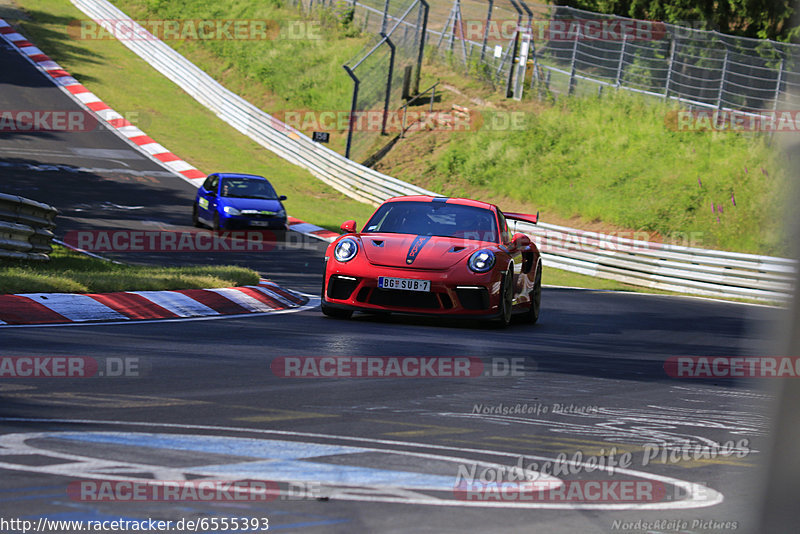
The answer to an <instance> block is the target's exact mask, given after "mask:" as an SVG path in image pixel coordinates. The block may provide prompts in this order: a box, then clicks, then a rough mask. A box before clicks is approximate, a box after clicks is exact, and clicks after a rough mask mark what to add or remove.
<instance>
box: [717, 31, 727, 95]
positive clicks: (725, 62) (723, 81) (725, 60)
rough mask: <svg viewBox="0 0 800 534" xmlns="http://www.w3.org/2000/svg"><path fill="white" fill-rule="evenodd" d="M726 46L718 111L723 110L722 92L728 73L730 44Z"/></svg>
mask: <svg viewBox="0 0 800 534" xmlns="http://www.w3.org/2000/svg"><path fill="white" fill-rule="evenodd" d="M723 44H724V45H725V58H724V59H723V60H722V78H720V80H719V92H718V93H717V109H722V91H723V89H724V88H725V74H726V73H727V72H728V44H727V43H725V41H723Z"/></svg>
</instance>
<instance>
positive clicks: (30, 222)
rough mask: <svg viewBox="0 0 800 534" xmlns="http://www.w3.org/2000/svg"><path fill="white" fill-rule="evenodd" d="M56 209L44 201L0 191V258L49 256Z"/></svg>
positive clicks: (43, 259)
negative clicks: (43, 202)
mask: <svg viewBox="0 0 800 534" xmlns="http://www.w3.org/2000/svg"><path fill="white" fill-rule="evenodd" d="M56 215H58V210H57V209H55V208H54V207H52V206H48V205H47V204H42V203H41V202H36V201H34V200H29V199H27V198H22V197H19V196H16V195H6V194H4V193H0V259H13V260H42V261H47V260H49V259H50V257H49V256H48V254H49V253H50V252H52V251H53V247H52V245H51V244H50V243H51V241H52V239H53V232H52V230H53V228H55V227H56V224H55V222H54V221H53V220H54V219H55V216H56Z"/></svg>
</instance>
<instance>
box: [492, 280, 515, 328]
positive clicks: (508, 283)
mask: <svg viewBox="0 0 800 534" xmlns="http://www.w3.org/2000/svg"><path fill="white" fill-rule="evenodd" d="M513 306H514V267H513V266H510V267H509V268H508V271H507V272H506V274H504V275H503V285H502V286H501V289H500V316H499V317H498V318H497V319H496V320H495V323H496V324H497V326H499V327H500V328H505V327H507V326H508V325H510V324H511V312H512V308H513Z"/></svg>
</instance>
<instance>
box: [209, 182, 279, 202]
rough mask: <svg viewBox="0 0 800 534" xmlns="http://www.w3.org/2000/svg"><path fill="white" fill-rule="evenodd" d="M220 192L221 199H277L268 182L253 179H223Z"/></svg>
mask: <svg viewBox="0 0 800 534" xmlns="http://www.w3.org/2000/svg"><path fill="white" fill-rule="evenodd" d="M221 191H222V193H221V195H222V196H223V197H230V198H263V199H265V200H277V199H278V195H277V194H276V193H275V190H274V189H273V188H272V185H270V183H269V182H267V181H266V180H258V179H255V178H223V179H222V190H221Z"/></svg>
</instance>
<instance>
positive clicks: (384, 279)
mask: <svg viewBox="0 0 800 534" xmlns="http://www.w3.org/2000/svg"><path fill="white" fill-rule="evenodd" d="M378 287H380V288H382V289H402V290H405V291H430V290H431V281H430V280H412V279H410V278H390V277H388V276H381V277H379V278H378Z"/></svg>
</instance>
